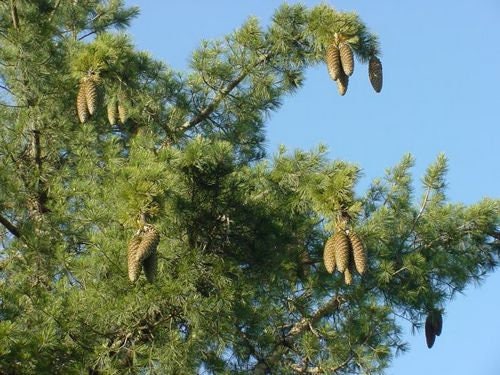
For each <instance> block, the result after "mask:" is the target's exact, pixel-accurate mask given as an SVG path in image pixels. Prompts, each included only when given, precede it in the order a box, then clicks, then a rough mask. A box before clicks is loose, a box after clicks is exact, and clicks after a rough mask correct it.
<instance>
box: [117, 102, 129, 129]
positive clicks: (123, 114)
mask: <svg viewBox="0 0 500 375" xmlns="http://www.w3.org/2000/svg"><path fill="white" fill-rule="evenodd" d="M118 118H119V119H120V122H121V123H122V124H125V122H126V121H127V120H128V110H127V105H126V104H125V103H124V102H123V101H122V100H120V101H119V102H118Z"/></svg>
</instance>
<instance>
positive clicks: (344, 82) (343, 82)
mask: <svg viewBox="0 0 500 375" xmlns="http://www.w3.org/2000/svg"><path fill="white" fill-rule="evenodd" d="M336 82H337V90H338V92H339V94H340V95H341V96H344V95H345V93H346V92H347V86H349V77H348V76H347V75H346V74H345V73H344V72H343V71H342V70H341V72H340V76H339V78H338V79H337V81H336Z"/></svg>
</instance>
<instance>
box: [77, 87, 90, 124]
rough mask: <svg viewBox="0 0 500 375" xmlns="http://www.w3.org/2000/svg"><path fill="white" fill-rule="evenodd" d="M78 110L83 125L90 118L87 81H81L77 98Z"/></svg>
mask: <svg viewBox="0 0 500 375" xmlns="http://www.w3.org/2000/svg"><path fill="white" fill-rule="evenodd" d="M76 110H77V113H78V118H79V120H80V122H81V123H84V122H85V121H87V119H88V118H89V112H88V109H87V82H86V80H85V79H82V80H81V81H80V87H79V89H78V95H77V97H76Z"/></svg>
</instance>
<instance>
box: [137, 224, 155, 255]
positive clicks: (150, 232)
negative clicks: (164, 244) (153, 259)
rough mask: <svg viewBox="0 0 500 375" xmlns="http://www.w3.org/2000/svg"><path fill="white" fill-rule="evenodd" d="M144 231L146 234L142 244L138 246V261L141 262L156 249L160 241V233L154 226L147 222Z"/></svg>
mask: <svg viewBox="0 0 500 375" xmlns="http://www.w3.org/2000/svg"><path fill="white" fill-rule="evenodd" d="M143 232H144V235H143V237H142V241H141V244H140V245H139V247H138V248H137V261H138V262H140V263H142V262H143V261H144V259H146V258H148V257H149V256H150V255H151V254H153V252H155V251H156V248H157V247H158V243H159V242H160V233H158V231H157V230H156V228H155V227H154V226H152V225H150V224H146V225H145V226H144V228H143Z"/></svg>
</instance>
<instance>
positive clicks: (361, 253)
mask: <svg viewBox="0 0 500 375" xmlns="http://www.w3.org/2000/svg"><path fill="white" fill-rule="evenodd" d="M349 239H350V240H351V248H352V255H353V259H354V265H355V267H356V271H358V273H359V274H360V275H362V274H364V273H365V271H366V268H367V263H368V259H367V257H366V249H365V246H364V245H363V242H362V241H361V239H360V238H359V236H358V235H357V234H356V233H354V232H352V231H351V232H349Z"/></svg>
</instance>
